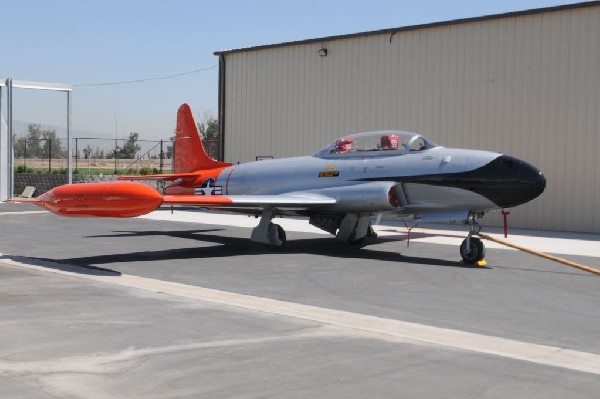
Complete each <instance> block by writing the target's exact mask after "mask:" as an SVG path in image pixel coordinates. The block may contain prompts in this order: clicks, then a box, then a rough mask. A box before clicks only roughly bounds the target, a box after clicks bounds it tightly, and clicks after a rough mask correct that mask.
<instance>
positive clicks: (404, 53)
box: [215, 1, 600, 233]
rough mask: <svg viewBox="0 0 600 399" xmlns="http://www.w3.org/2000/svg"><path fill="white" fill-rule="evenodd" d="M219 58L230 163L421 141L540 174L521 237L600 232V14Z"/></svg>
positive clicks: (572, 9) (482, 20) (516, 17)
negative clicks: (361, 138) (374, 138)
mask: <svg viewBox="0 0 600 399" xmlns="http://www.w3.org/2000/svg"><path fill="white" fill-rule="evenodd" d="M215 55H217V56H218V57H219V122H220V128H221V140H222V142H221V157H222V158H223V159H224V160H226V161H229V162H237V161H240V162H246V161H253V160H255V159H257V157H260V156H267V157H270V156H273V157H275V158H281V157H288V156H296V155H306V154H311V153H313V152H314V151H316V150H317V149H319V148H320V147H322V146H324V145H326V144H327V143H328V142H330V141H332V140H334V139H335V138H336V137H340V136H343V135H347V134H351V133H356V132H363V131H374V130H384V129H394V130H407V131H415V132H419V133H421V134H423V135H425V136H427V137H429V138H431V139H433V140H434V141H436V142H438V143H439V144H441V145H443V146H446V147H461V148H473V149H483V150H489V151H498V152H502V153H506V154H510V155H514V156H516V157H519V158H522V159H525V160H527V161H529V162H531V163H532V164H534V165H536V166H537V167H539V168H540V169H541V170H542V172H543V173H544V174H545V175H546V179H547V181H548V185H547V188H546V191H545V192H544V194H542V196H541V197H540V198H538V199H536V200H534V201H533V202H531V203H529V204H526V205H523V206H520V207H518V208H515V209H513V210H511V216H510V218H509V221H510V225H511V226H513V227H521V228H532V229H544V230H561V231H579V232H592V233H600V1H593V2H586V3H577V4H570V5H564V6H558V7H551V8H543V9H534V10H527V11H520V12H512V13H507V14H499V15H490V16H484V17H477V18H468V19H461V20H453V21H447V22H439V23H432V24H426V25H417V26H407V27H400V28H395V29H385V30H379V31H373V32H361V33H355V34H349V35H342V36H331V37H323V38H316V39H310V40H303V41H296V42H287V43H281V44H273V45H264V46H257V47H250V48H242V49H234V50H227V51H219V52H216V53H215ZM291 178H293V177H292V176H291ZM483 222H484V223H487V224H499V223H500V216H499V215H488V216H486V218H485V219H484V220H483Z"/></svg>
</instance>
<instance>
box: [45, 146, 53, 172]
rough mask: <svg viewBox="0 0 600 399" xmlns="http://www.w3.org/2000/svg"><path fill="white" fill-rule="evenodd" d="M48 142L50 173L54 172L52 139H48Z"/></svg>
mask: <svg viewBox="0 0 600 399" xmlns="http://www.w3.org/2000/svg"><path fill="white" fill-rule="evenodd" d="M46 142H47V143H48V173H52V139H46Z"/></svg>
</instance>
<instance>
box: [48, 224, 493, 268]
mask: <svg viewBox="0 0 600 399" xmlns="http://www.w3.org/2000/svg"><path fill="white" fill-rule="evenodd" d="M219 230H224V229H212V230H184V231H116V232H114V233H113V234H107V235H95V236H87V237H86V238H94V239H97V238H125V237H148V236H168V237H173V238H179V239H181V238H183V239H190V240H194V241H201V242H205V243H212V244H217V245H209V246H198V247H194V248H176V249H165V250H151V251H139V252H126V253H119V254H110V255H94V256H84V257H72V258H65V259H55V260H54V261H56V262H61V263H68V264H75V265H80V266H84V267H89V266H92V265H106V264H112V263H122V262H128V263H129V262H131V263H134V262H150V261H162V260H178V259H179V260H180V259H205V258H228V257H236V256H248V255H265V254H273V255H277V254H281V255H284V254H311V255H322V256H331V257H336V258H348V259H365V260H376V261H377V260H378V261H386V262H400V263H406V264H418V265H432V266H452V267H462V268H464V267H473V266H471V265H464V264H461V263H459V262H455V261H448V260H443V259H434V258H421V257H414V256H403V255H402V254H401V253H398V252H389V251H381V250H376V249H369V248H368V245H369V243H372V244H377V243H382V242H386V241H390V239H389V238H385V239H379V238H378V239H371V241H369V243H367V246H365V247H362V248H361V247H358V246H352V245H348V244H347V243H345V242H339V241H336V240H335V239H333V238H329V237H327V238H325V237H324V238H309V239H294V240H289V241H287V243H286V245H285V247H283V248H277V247H270V246H267V245H264V244H259V243H255V242H252V241H250V240H249V239H248V238H239V237H226V236H221V235H216V234H206V233H211V232H217V231H219ZM477 269H481V267H477Z"/></svg>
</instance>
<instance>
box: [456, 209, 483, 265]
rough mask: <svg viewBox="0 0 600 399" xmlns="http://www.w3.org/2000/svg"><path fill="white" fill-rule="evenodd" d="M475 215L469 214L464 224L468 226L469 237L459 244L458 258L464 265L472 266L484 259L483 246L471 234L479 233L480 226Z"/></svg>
mask: <svg viewBox="0 0 600 399" xmlns="http://www.w3.org/2000/svg"><path fill="white" fill-rule="evenodd" d="M477 216H479V215H477V214H475V213H470V214H469V217H468V218H467V221H466V223H467V224H468V225H469V235H468V236H467V238H465V239H464V240H463V242H462V244H460V256H461V257H462V259H463V262H464V263H467V264H474V263H478V262H481V261H483V259H484V258H485V245H483V242H481V240H480V239H479V238H477V237H473V234H477V233H479V232H480V231H481V226H480V225H479V224H478V223H477Z"/></svg>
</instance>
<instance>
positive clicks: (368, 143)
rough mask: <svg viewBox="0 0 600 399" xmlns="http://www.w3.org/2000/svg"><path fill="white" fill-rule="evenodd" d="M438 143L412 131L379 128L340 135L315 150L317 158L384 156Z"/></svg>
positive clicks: (421, 149)
mask: <svg viewBox="0 0 600 399" xmlns="http://www.w3.org/2000/svg"><path fill="white" fill-rule="evenodd" d="M437 146H438V145H437V144H436V143H434V142H433V141H431V140H429V139H428V138H426V137H424V136H422V135H420V134H418V133H413V132H403V131H397V130H380V131H376V132H366V133H356V134H351V135H348V136H343V137H340V138H339V139H337V140H334V141H332V142H331V143H329V144H328V145H327V146H325V147H323V148H321V149H320V150H319V151H317V152H316V153H315V154H314V156H316V157H319V158H338V157H358V156H369V157H373V156H386V155H401V154H406V153H410V152H417V151H425V150H428V149H431V148H434V147H437Z"/></svg>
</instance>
